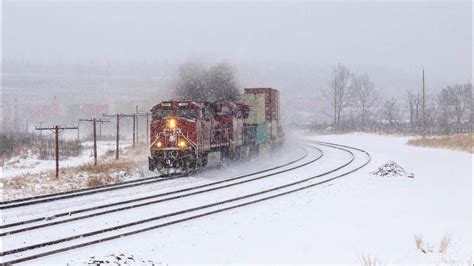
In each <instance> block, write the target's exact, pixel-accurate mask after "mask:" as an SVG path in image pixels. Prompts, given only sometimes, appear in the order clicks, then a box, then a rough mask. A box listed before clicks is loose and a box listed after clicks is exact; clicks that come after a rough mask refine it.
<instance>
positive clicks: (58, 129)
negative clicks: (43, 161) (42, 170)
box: [35, 125, 79, 178]
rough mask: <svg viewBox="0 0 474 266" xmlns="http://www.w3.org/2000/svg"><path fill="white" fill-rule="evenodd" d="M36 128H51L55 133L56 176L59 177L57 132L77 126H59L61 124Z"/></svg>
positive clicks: (37, 128)
mask: <svg viewBox="0 0 474 266" xmlns="http://www.w3.org/2000/svg"><path fill="white" fill-rule="evenodd" d="M35 129H36V130H41V131H43V130H51V131H53V132H54V135H55V142H56V147H55V150H56V152H55V154H56V178H59V132H60V130H61V131H63V130H68V129H79V128H78V127H61V126H58V125H56V126H54V127H35Z"/></svg>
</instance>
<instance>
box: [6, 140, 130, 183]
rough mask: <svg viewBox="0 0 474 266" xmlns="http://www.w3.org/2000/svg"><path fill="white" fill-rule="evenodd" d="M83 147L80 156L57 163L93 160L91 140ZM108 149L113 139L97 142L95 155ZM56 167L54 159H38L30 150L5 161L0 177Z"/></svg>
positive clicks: (68, 164) (79, 163)
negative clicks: (24, 154) (25, 153)
mask: <svg viewBox="0 0 474 266" xmlns="http://www.w3.org/2000/svg"><path fill="white" fill-rule="evenodd" d="M82 145H83V147H84V149H83V150H82V152H81V154H80V156H77V157H69V158H67V159H65V160H61V161H60V162H59V165H60V167H61V168H67V167H74V166H79V165H83V164H86V163H91V162H92V163H93V162H94V153H93V150H92V147H93V142H92V141H87V142H84V143H83V144H82ZM128 146H130V144H122V145H121V148H125V147H128ZM108 150H115V142H113V141H100V142H97V156H98V157H100V156H102V155H104V154H105V153H106V152H107V151H108ZM55 167H56V161H55V160H54V159H52V160H40V159H38V156H37V155H34V154H31V151H30V152H29V154H28V155H26V156H15V157H13V158H11V159H9V160H8V161H6V162H5V167H4V168H3V171H1V172H2V175H0V178H11V177H15V176H20V175H25V174H38V173H41V172H46V171H54V169H55Z"/></svg>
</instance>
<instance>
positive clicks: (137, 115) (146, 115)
mask: <svg viewBox="0 0 474 266" xmlns="http://www.w3.org/2000/svg"><path fill="white" fill-rule="evenodd" d="M149 115H150V114H149V113H146V112H144V113H138V106H137V113H135V116H136V117H137V118H136V122H137V130H136V132H137V143H138V135H139V132H140V131H139V130H138V122H139V121H138V118H139V117H140V116H145V117H146V135H147V137H146V138H147V139H148V116H149Z"/></svg>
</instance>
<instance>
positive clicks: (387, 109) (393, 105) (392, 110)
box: [381, 98, 400, 128]
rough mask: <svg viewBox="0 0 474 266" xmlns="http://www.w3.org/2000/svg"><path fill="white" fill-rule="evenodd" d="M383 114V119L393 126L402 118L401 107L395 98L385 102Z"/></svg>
mask: <svg viewBox="0 0 474 266" xmlns="http://www.w3.org/2000/svg"><path fill="white" fill-rule="evenodd" d="M381 115H382V119H383V120H385V121H386V122H387V123H388V125H389V126H390V127H391V128H393V127H394V126H395V125H396V123H397V122H398V121H399V119H400V109H399V107H398V104H397V101H396V100H395V99H394V98H392V99H390V100H386V101H385V102H384V103H383V105H382V110H381Z"/></svg>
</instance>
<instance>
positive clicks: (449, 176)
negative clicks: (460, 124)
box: [4, 134, 472, 265]
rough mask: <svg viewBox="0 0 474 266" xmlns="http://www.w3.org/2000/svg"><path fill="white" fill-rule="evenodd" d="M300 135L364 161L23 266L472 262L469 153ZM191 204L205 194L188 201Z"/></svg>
mask: <svg viewBox="0 0 474 266" xmlns="http://www.w3.org/2000/svg"><path fill="white" fill-rule="evenodd" d="M308 138H309V139H313V140H320V141H327V142H334V143H339V144H345V145H349V146H353V147H358V148H362V149H365V150H367V151H368V152H369V153H370V154H371V156H372V162H371V163H370V164H369V165H367V166H366V167H364V168H362V169H361V170H359V171H358V172H356V173H354V174H351V175H348V176H346V177H344V178H342V179H338V180H335V181H332V182H330V183H329V184H326V185H324V186H319V187H315V188H311V189H308V190H304V191H301V192H298V193H294V194H290V195H287V196H284V197H280V198H276V199H272V200H270V201H265V202H261V203H259V204H255V205H251V206H247V207H243V208H239V209H234V210H231V211H228V212H222V213H218V214H215V215H213V216H210V217H203V218H200V219H197V220H193V221H188V222H186V223H183V224H176V225H172V226H169V227H166V228H162V229H157V230H154V231H149V232H146V233H142V234H137V235H134V236H130V237H126V238H123V239H121V240H114V241H111V242H105V243H102V244H97V245H94V246H91V247H87V248H82V249H76V250H73V251H69V252H65V253H60V254H58V255H54V256H49V257H46V258H42V259H38V260H36V261H32V262H31V264H35V265H36V264H39V263H49V264H52V263H59V264H66V263H82V262H87V261H95V260H99V261H100V260H101V258H110V257H114V256H118V255H119V254H125V256H131V257H134V258H138V259H137V261H153V262H157V263H164V264H165V263H166V264H167V263H171V264H175V263H272V264H273V263H360V262H361V261H362V259H363V258H367V257H370V258H372V259H376V260H377V261H379V262H380V263H383V264H388V263H397V264H410V263H416V264H418V263H443V262H444V263H470V261H471V255H472V253H471V252H472V244H471V240H472V229H471V227H472V216H471V214H472V198H471V196H472V195H471V191H472V172H471V171H472V155H471V154H468V153H465V152H458V151H449V150H442V149H431V148H419V147H412V146H408V145H406V141H407V139H408V138H405V137H387V136H374V135H365V134H351V135H337V136H332V135H328V136H314V137H308ZM336 155H337V154H336V153H334V154H331V153H330V152H328V153H327V154H325V156H324V157H326V159H325V161H324V160H321V161H318V162H319V163H318V162H317V163H314V164H311V165H309V166H308V167H307V168H304V169H300V170H298V171H294V173H292V174H285V176H282V177H279V178H278V179H275V182H283V181H284V179H285V178H288V179H294V178H301V177H302V176H305V175H306V176H311V175H314V174H315V173H318V172H320V171H322V170H323V168H325V167H327V166H328V165H329V164H330V163H331V160H333V161H336V158H331V157H335V156H336ZM339 156H340V154H339ZM338 159H340V160H341V161H343V160H344V158H338ZM346 159H347V158H346ZM268 160H271V157H270V158H269V159H268ZM389 160H393V161H395V162H397V163H398V164H399V165H401V166H402V167H404V168H405V170H406V171H407V172H409V173H413V174H414V178H408V177H380V176H374V175H372V174H371V172H372V171H375V170H376V169H377V168H378V167H379V166H380V165H382V164H383V163H385V162H386V161H389ZM252 184H253V185H252ZM261 186H264V183H261V182H260V183H249V184H247V185H246V186H242V187H240V186H239V187H238V188H235V189H232V190H226V191H227V192H226V193H229V194H232V195H233V194H235V195H239V194H242V193H246V191H251V190H253V189H260V187H261ZM216 195H218V196H220V197H222V195H223V193H222V192H220V194H215V195H214V196H209V197H207V200H209V199H213V200H215V199H216V198H215V197H216ZM213 197H214V198H213ZM199 200H206V197H202V198H201V199H200V198H196V201H199ZM170 206H173V205H170ZM149 208H155V207H149ZM169 208H173V207H169ZM158 209H159V208H158ZM158 209H157V210H156V211H158ZM148 210H149V211H153V209H148ZM116 219H119V218H118V217H116ZM111 222H113V223H116V221H113V220H111ZM90 226H92V225H90ZM415 235H417V236H422V237H423V240H424V246H423V247H424V250H425V251H426V253H423V252H421V251H420V250H418V249H417V248H416V244H415ZM443 238H444V239H448V247H447V249H446V251H445V252H443V253H439V252H438V250H439V246H440V241H441V240H442V239H443ZM4 248H5V246H4ZM120 256H122V255H120ZM91 257H94V258H91Z"/></svg>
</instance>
